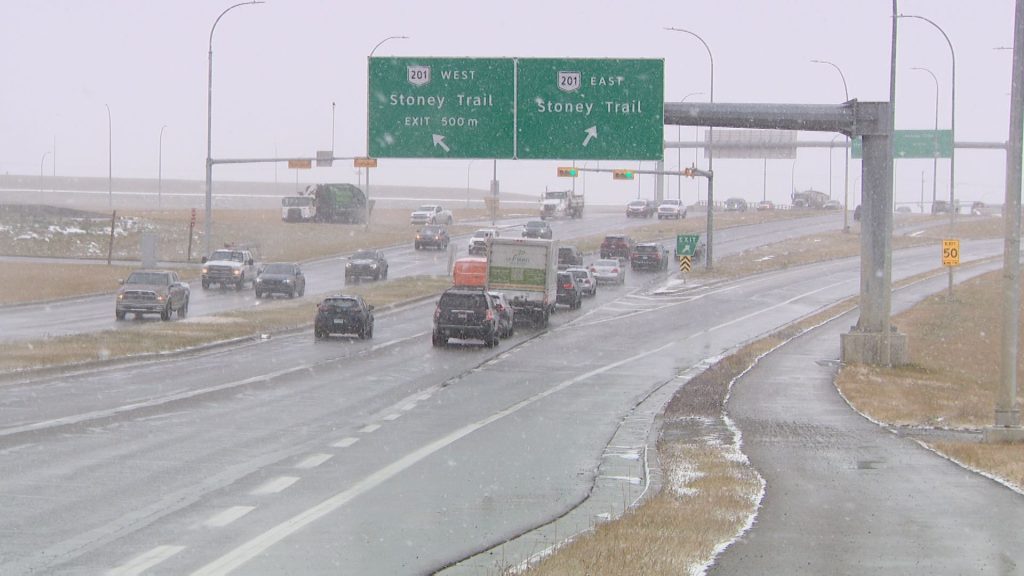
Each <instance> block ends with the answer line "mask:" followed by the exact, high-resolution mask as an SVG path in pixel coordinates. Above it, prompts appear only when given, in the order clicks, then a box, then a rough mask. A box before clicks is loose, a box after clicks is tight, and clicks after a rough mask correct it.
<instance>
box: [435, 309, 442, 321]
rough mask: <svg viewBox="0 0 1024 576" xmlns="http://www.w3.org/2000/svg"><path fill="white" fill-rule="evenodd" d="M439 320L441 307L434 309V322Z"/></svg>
mask: <svg viewBox="0 0 1024 576" xmlns="http://www.w3.org/2000/svg"><path fill="white" fill-rule="evenodd" d="M440 319H441V307H440V306H438V307H437V308H434V320H440Z"/></svg>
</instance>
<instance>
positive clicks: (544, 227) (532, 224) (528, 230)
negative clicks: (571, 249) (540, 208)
mask: <svg viewBox="0 0 1024 576" xmlns="http://www.w3.org/2000/svg"><path fill="white" fill-rule="evenodd" d="M552 235H553V233H552V231H551V226H549V225H548V223H547V222H545V221H543V220H531V221H529V222H527V223H526V226H524V227H523V238H544V239H547V240H550V239H551V236H552Z"/></svg>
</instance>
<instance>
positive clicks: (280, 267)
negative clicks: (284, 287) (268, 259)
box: [263, 264, 294, 274]
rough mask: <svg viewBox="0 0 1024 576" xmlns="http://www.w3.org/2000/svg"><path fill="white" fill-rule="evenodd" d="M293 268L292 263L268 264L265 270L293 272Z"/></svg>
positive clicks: (270, 272) (269, 271)
mask: <svg viewBox="0 0 1024 576" xmlns="http://www.w3.org/2000/svg"><path fill="white" fill-rule="evenodd" d="M293 270H294V268H293V267H292V265H291V264H267V267H266V268H264V269H263V272H264V273H266V274H291V273H292V271H293Z"/></svg>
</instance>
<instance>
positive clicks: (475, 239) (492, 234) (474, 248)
mask: <svg viewBox="0 0 1024 576" xmlns="http://www.w3.org/2000/svg"><path fill="white" fill-rule="evenodd" d="M498 236H499V234H498V231H497V230H495V229H493V228H481V229H480V230H477V231H476V232H473V236H471V237H470V239H469V245H468V246H467V250H468V252H469V254H470V255H471V256H472V255H474V254H477V255H485V254H487V240H488V239H490V238H497V237H498Z"/></svg>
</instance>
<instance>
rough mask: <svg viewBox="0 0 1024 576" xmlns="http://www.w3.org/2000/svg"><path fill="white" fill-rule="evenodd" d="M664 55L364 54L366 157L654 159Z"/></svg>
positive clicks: (658, 153)
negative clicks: (367, 60) (628, 57)
mask: <svg viewBox="0 0 1024 576" xmlns="http://www.w3.org/2000/svg"><path fill="white" fill-rule="evenodd" d="M664 68H665V63H664V61H663V60H652V59H634V60H622V59H606V60H601V59H550V58H525V59H513V58H370V64H369V79H368V81H369V97H368V109H367V126H368V140H369V142H368V143H367V146H368V151H369V156H370V157H373V158H502V159H516V158H521V159H533V160H541V159H543V160H557V159H573V160H577V159H579V160H660V159H661V158H662V154H663V148H662V147H663V141H664V137H663V133H664V121H665V118H664Z"/></svg>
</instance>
